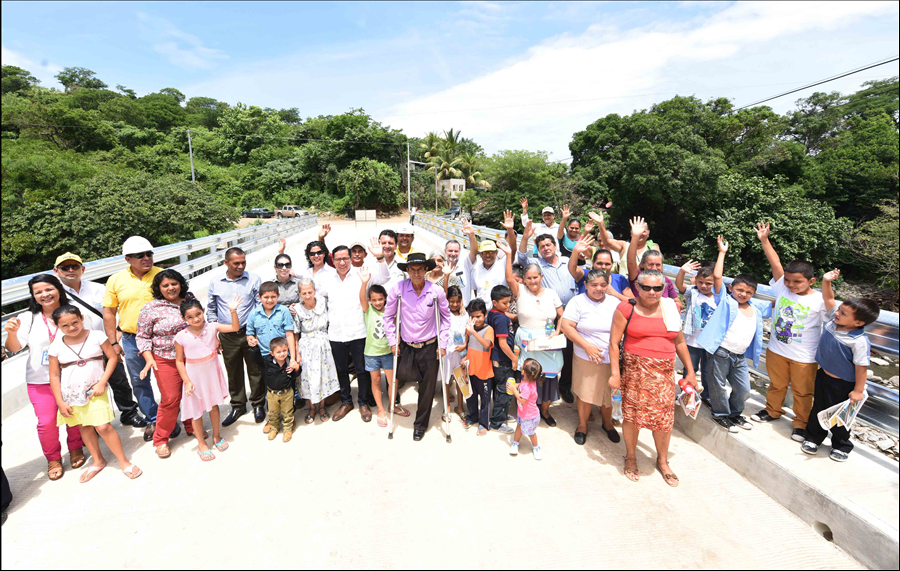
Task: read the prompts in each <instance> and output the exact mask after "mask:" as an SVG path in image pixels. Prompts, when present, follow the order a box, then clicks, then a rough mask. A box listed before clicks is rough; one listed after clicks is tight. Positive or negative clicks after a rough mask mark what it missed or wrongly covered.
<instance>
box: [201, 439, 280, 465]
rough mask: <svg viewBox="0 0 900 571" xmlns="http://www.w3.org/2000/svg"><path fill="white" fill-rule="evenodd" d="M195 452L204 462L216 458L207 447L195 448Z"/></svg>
mask: <svg viewBox="0 0 900 571" xmlns="http://www.w3.org/2000/svg"><path fill="white" fill-rule="evenodd" d="M269 440H272V439H271V438H270V439H269ZM197 454H199V455H200V459H201V460H203V461H204V462H212V461H213V460H215V459H216V455H215V454H213V451H212V450H209V449H207V450H206V451H204V452H200V451H199V450H197Z"/></svg>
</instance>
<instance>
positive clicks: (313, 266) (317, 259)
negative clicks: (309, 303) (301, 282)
mask: <svg viewBox="0 0 900 571" xmlns="http://www.w3.org/2000/svg"><path fill="white" fill-rule="evenodd" d="M306 261H307V262H309V267H308V268H305V269H303V270H300V271H299V272H298V273H297V277H298V278H309V279H311V280H312V281H313V282H314V283H315V284H316V291H317V292H319V293H322V292H324V291H325V288H324V286H325V282H326V280H325V278H327V277H328V276H330V275H333V274H337V272H336V271H335V269H334V266H333V265H332V264H333V263H332V262H331V254H329V253H328V246H326V245H325V242H322V241H321V240H313V241H312V242H310V243H309V244H307V245H306Z"/></svg>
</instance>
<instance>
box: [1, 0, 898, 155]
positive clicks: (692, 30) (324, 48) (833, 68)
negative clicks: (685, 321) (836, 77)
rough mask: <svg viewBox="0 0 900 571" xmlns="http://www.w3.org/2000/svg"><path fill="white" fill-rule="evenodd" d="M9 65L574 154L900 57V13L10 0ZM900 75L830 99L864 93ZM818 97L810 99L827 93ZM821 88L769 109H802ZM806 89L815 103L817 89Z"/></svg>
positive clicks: (800, 7)
mask: <svg viewBox="0 0 900 571" xmlns="http://www.w3.org/2000/svg"><path fill="white" fill-rule="evenodd" d="M2 10H3V21H2V48H3V49H2V60H3V63H4V64H11V65H19V66H21V67H25V68H26V69H28V70H30V71H31V72H32V73H34V74H35V75H36V76H37V77H38V78H40V79H41V80H42V82H43V85H45V86H48V87H50V86H58V84H56V82H55V80H54V79H53V75H54V73H56V72H57V71H58V70H59V69H61V68H62V67H64V66H83V67H87V68H90V69H92V70H94V71H95V72H97V75H98V77H100V79H102V80H103V81H105V82H106V83H108V84H109V85H110V87H114V86H115V85H116V84H122V85H125V86H127V87H130V88H133V89H135V90H136V91H137V92H138V93H139V94H145V93H150V92H153V91H156V90H159V89H161V88H164V87H175V88H177V89H179V90H181V91H182V92H184V93H185V94H186V95H187V96H188V97H192V96H207V97H214V98H216V99H220V100H223V101H227V102H229V103H232V104H233V103H236V102H238V101H241V102H244V103H247V104H253V105H260V106H268V107H276V108H282V107H297V108H298V109H299V110H300V113H301V115H303V116H316V115H320V114H332V113H340V112H343V111H346V110H348V109H351V108H358V107H362V108H364V109H365V110H366V111H368V112H369V113H370V114H372V115H373V116H374V117H375V118H376V119H378V120H380V121H382V122H384V123H386V124H389V125H390V126H392V127H395V128H402V129H403V130H404V131H405V132H407V133H409V134H412V135H419V136H421V135H423V134H424V133H425V132H426V131H429V130H434V131H438V132H440V131H443V130H446V129H450V128H451V127H453V128H455V129H457V130H461V131H462V133H463V135H464V136H469V137H472V138H473V139H475V140H476V141H478V142H479V143H481V144H482V145H483V146H484V147H485V149H486V150H487V151H488V152H495V151H498V150H502V149H529V150H544V151H548V152H550V153H552V154H551V158H552V159H564V158H565V157H567V156H568V149H567V145H568V142H569V140H570V139H571V135H572V133H574V132H575V131H577V130H580V129H583V128H584V127H585V126H586V125H588V124H589V123H591V122H592V121H594V120H596V119H597V118H599V117H601V116H603V115H606V114H607V113H620V114H625V113H630V112H632V111H633V110H635V109H643V108H646V107H648V106H650V105H652V104H653V103H654V102H657V101H661V100H664V99H667V98H669V97H671V96H672V95H674V94H676V93H678V94H682V95H697V96H698V97H701V98H704V99H705V98H708V97H713V96H726V97H730V98H732V99H733V100H734V101H735V103H737V104H739V105H740V104H744V103H750V102H752V101H755V100H757V99H761V98H763V97H765V96H767V95H772V94H775V93H779V92H781V91H785V90H787V89H789V88H791V87H794V86H799V85H801V84H803V83H805V82H809V81H812V80H816V79H820V78H823V77H827V76H830V75H833V74H836V73H838V72H841V71H845V70H848V69H852V68H855V67H858V66H861V65H863V64H866V63H870V62H873V61H876V60H880V59H883V58H885V57H889V56H894V55H896V54H897V52H898V44H900V37H898V36H900V34H898V23H900V22H898V3H896V2H849V3H838V2H828V3H823V4H815V3H789V2H770V3H730V2H728V3H695V2H680V3H491V2H478V3H474V2H472V3H470V2H462V3H421V4H420V3H411V2H404V3H287V2H272V3H266V2H256V3H241V2H222V3H215V2H204V3H199V2H198V3H190V2H161V3H152V2H145V3H141V2H135V3H129V2H103V3H90V2H68V3H66V2H48V3H42V2H3V3H2ZM897 73H898V66H897V64H896V63H894V64H890V65H886V66H883V67H881V68H878V69H876V70H870V71H867V72H863V73H860V74H858V75H856V76H853V77H850V78H847V79H844V80H840V81H836V82H834V83H831V84H828V85H826V86H823V87H820V88H818V89H819V90H826V89H827V90H832V89H834V90H840V91H845V92H849V91H852V90H854V89H856V88H857V87H858V86H859V84H860V83H861V82H862V81H865V80H866V79H874V78H882V77H889V76H891V75H896V74H897ZM811 91H812V90H810V92H811ZM804 94H805V93H799V94H797V95H792V96H788V97H785V98H783V99H781V100H778V101H775V102H772V103H770V105H772V106H773V108H775V109H776V111H780V112H783V111H786V110H787V109H789V108H791V106H792V104H793V101H794V100H796V99H797V98H798V97H801V96H803V95H804ZM806 94H808V92H807V93H806Z"/></svg>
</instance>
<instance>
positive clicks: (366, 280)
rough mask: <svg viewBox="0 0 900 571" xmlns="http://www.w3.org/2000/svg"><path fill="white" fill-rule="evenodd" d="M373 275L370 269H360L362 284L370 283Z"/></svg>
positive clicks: (363, 267)
mask: <svg viewBox="0 0 900 571" xmlns="http://www.w3.org/2000/svg"><path fill="white" fill-rule="evenodd" d="M371 277H372V274H371V273H369V268H367V267H365V266H362V267H360V268H359V279H360V280H362V283H364V284H367V283H369V279H371Z"/></svg>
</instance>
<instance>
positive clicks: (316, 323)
mask: <svg viewBox="0 0 900 571" xmlns="http://www.w3.org/2000/svg"><path fill="white" fill-rule="evenodd" d="M298 287H299V288H300V303H295V304H294V305H292V306H291V309H293V313H294V332H295V333H297V334H298V335H299V336H300V341H299V343H298V344H297V345H298V349H299V351H300V355H299V357H298V358H299V359H300V362H302V363H303V369H301V371H300V396H301V397H303V398H305V399H307V400H308V401H309V413H308V414H307V415H306V420H305V422H306V424H312V423H313V422H315V420H316V411H317V410H318V413H319V418H320V419H321V420H322V422H325V421H326V420H328V419H329V418H330V417H329V415H328V411H327V410H326V409H325V402H324V401H325V397H328V396H331V395H333V394H335V393H336V392H338V391H339V390H341V385H340V383H339V382H338V378H337V367H336V366H335V364H334V357H333V356H332V355H331V344H330V343H329V342H328V305H327V301H326V300H325V298H324V297H322V296H319V295H316V284H315V282H314V281H313V280H312V279H310V278H300V282H299V286H298Z"/></svg>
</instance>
